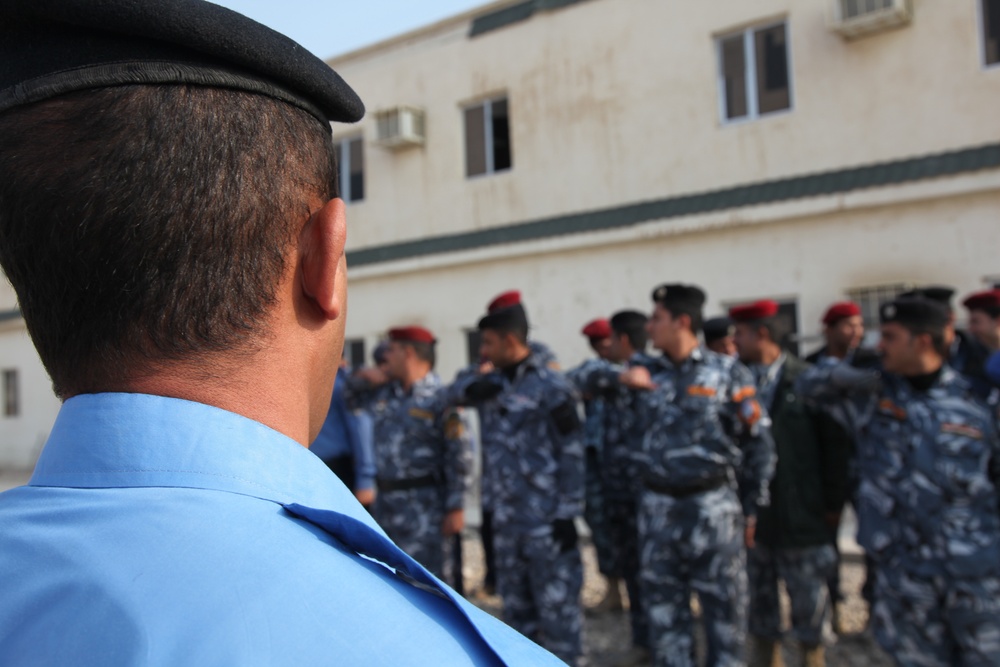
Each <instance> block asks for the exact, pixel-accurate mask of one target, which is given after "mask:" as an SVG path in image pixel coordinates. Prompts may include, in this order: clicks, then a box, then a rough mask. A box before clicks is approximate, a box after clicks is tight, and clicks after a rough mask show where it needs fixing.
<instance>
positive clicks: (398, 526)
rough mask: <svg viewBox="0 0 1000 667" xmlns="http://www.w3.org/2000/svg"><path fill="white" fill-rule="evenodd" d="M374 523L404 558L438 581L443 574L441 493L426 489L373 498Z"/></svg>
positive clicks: (431, 488) (433, 489) (384, 494)
mask: <svg viewBox="0 0 1000 667" xmlns="http://www.w3.org/2000/svg"><path fill="white" fill-rule="evenodd" d="M374 516H375V520H376V521H378V524H379V525H380V526H382V529H383V530H384V531H385V532H386V534H387V535H388V536H389V539H391V540H392V541H393V542H395V543H396V545H397V546H398V547H399V548H400V549H402V550H403V551H405V552H406V553H407V555H409V556H410V557H411V558H413V559H414V560H415V561H417V562H418V563H420V564H421V565H423V566H424V567H425V568H427V569H428V570H430V572H431V574H433V575H434V576H436V577H438V578H439V579H440V578H442V577H443V576H444V570H445V540H444V536H443V535H442V534H441V525H442V523H443V522H444V502H443V501H442V498H441V490H440V489H438V488H437V487H433V486H428V487H422V488H418V489H407V490H405V491H389V492H386V493H379V494H378V495H377V496H375V509H374Z"/></svg>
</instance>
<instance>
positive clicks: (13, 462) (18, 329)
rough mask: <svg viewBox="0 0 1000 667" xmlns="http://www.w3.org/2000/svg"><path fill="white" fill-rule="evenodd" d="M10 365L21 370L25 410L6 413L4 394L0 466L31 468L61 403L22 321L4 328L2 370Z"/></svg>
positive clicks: (0, 411) (0, 350)
mask: <svg viewBox="0 0 1000 667" xmlns="http://www.w3.org/2000/svg"><path fill="white" fill-rule="evenodd" d="M7 369H17V371H18V376H19V383H20V399H21V400H20V403H21V405H20V407H21V411H20V414H19V415H17V416H15V417H6V416H3V403H2V400H3V397H2V396H0V469H9V470H27V469H30V468H32V467H33V466H34V465H35V460H36V459H37V458H38V453H39V452H40V451H41V449H42V445H43V444H45V439H46V438H47V437H48V434H49V431H50V430H51V429H52V423H53V421H55V417H56V413H57V412H58V411H59V405H60V403H59V400H58V399H57V398H56V397H55V395H54V394H53V393H52V383H51V381H50V380H49V377H48V374H46V372H45V368H44V367H43V366H42V363H41V361H40V360H39V359H38V354H37V353H36V352H35V348H34V346H33V345H32V344H31V340H30V339H29V338H28V332H27V331H26V330H25V328H24V325H23V323H22V322H14V323H9V324H5V325H4V326H3V328H2V329H0V370H7Z"/></svg>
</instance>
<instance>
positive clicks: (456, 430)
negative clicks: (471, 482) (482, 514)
mask: <svg viewBox="0 0 1000 667" xmlns="http://www.w3.org/2000/svg"><path fill="white" fill-rule="evenodd" d="M441 436H442V438H443V440H444V457H445V458H444V483H445V509H446V510H448V511H449V512H450V511H452V510H458V509H462V506H463V503H464V500H465V480H466V479H467V477H468V474H469V471H470V470H471V469H472V440H471V438H470V436H469V432H468V430H467V429H466V428H465V424H464V422H463V421H462V416H461V415H460V414H459V412H458V410H456V409H455V408H445V409H444V411H443V412H442V418H441Z"/></svg>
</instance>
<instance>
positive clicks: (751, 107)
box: [714, 16, 795, 125]
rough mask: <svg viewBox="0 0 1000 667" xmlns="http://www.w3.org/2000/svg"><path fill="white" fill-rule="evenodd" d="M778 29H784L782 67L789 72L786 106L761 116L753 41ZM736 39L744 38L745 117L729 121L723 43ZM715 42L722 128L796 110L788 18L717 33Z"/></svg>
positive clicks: (790, 33) (793, 67)
mask: <svg viewBox="0 0 1000 667" xmlns="http://www.w3.org/2000/svg"><path fill="white" fill-rule="evenodd" d="M778 26H784V28H785V64H786V66H787V68H788V72H787V76H788V106H787V107H786V108H784V109H776V110H775V111H768V112H765V113H763V114H762V113H760V98H759V94H758V86H757V53H756V49H755V46H756V44H755V40H754V37H755V35H756V33H758V32H761V31H764V30H770V29H771V28H776V27H778ZM736 36H741V37H742V38H743V61H744V62H743V66H744V68H745V85H746V90H745V93H746V102H747V113H746V115H744V116H739V117H736V118H728V117H727V116H726V105H727V102H728V99H727V97H726V74H725V61H724V59H723V52H722V43H723V42H724V41H726V40H728V39H732V38H733V37H736ZM714 40H715V44H714V47H715V59H716V71H715V75H716V90H717V93H718V111H719V120H720V122H721V123H722V125H739V124H741V123H748V122H753V121H757V120H761V119H763V118H773V117H775V116H781V115H783V114H787V113H791V112H792V111H794V110H795V82H794V79H795V77H794V72H795V66H794V64H793V62H792V48H791V45H792V28H791V21H789V19H788V17H787V16H783V17H781V18H776V19H772V20H766V21H762V22H760V23H754V24H752V25H748V26H746V27H744V28H741V29H739V30H730V31H727V32H723V33H717V34H716V35H714Z"/></svg>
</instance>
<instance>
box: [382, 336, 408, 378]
mask: <svg viewBox="0 0 1000 667" xmlns="http://www.w3.org/2000/svg"><path fill="white" fill-rule="evenodd" d="M382 370H384V371H385V374H386V375H388V376H389V377H390V378H392V379H393V380H402V379H404V378H405V375H406V346H405V345H403V344H402V343H400V342H399V341H395V340H394V341H390V342H389V347H388V348H387V349H386V351H385V364H383V367H382Z"/></svg>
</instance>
